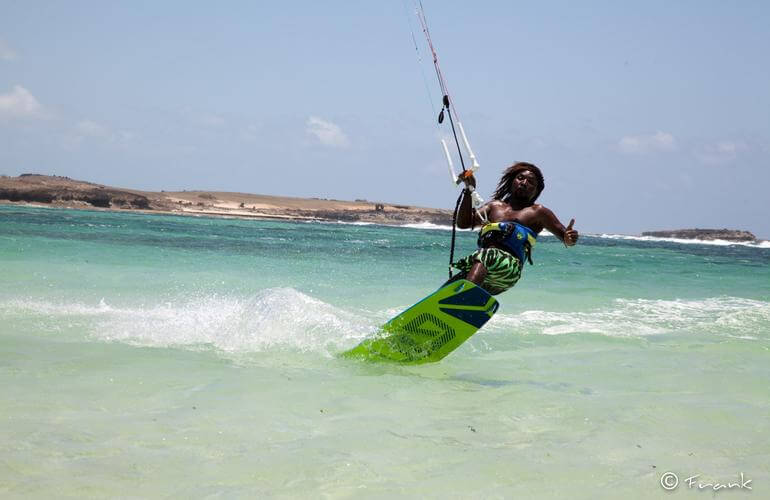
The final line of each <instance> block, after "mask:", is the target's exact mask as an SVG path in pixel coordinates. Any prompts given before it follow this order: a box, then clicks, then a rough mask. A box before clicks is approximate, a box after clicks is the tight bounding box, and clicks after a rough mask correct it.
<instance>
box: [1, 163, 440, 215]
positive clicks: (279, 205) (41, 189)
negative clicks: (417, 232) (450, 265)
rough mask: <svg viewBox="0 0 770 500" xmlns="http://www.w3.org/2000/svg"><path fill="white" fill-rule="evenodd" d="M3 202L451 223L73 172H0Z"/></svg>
mask: <svg viewBox="0 0 770 500" xmlns="http://www.w3.org/2000/svg"><path fill="white" fill-rule="evenodd" d="M0 203H14V204H18V203H24V204H34V205H43V206H53V207H62V208H74V209H83V208H88V209H94V208H96V209H102V210H118V211H135V212H143V213H169V214H177V215H208V216H228V217H246V218H260V219H296V220H318V221H328V222H337V221H341V222H369V223H376V224H391V225H403V224H417V223H426V222H428V223H432V224H441V225H451V223H452V212H451V211H450V210H441V209H436V208H424V207H415V206H408V205H396V204H391V203H384V202H375V201H368V200H356V201H342V200H329V199H317V198H310V199H307V198H293V197H283V196H268V195H259V194H249V193H229V192H219V191H178V192H171V191H161V192H152V191H139V190H135V189H127V188H117V187H111V186H105V185H102V184H94V183H91V182H85V181H78V180H74V179H70V178H68V177H59V176H47V175H33V174H23V175H21V176H19V177H8V176H2V177H0Z"/></svg>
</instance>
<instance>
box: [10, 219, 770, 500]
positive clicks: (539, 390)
mask: <svg viewBox="0 0 770 500" xmlns="http://www.w3.org/2000/svg"><path fill="white" fill-rule="evenodd" d="M474 245H475V236H474V235H473V234H471V233H460V234H459V238H458V255H460V254H464V253H467V252H470V251H471V250H472V249H473V247H474ZM448 252H449V232H448V231H445V230H439V229H424V228H395V227H381V226H373V225H368V226H365V225H361V226H357V225H342V224H318V223H301V222H297V223H290V222H266V221H253V220H237V219H212V218H197V217H175V216H160V215H139V214H129V213H115V212H97V211H71V210H57V209H42V208H29V207H18V206H0V383H1V384H2V387H3V389H2V391H0V421H2V424H3V425H2V426H0V457H1V458H0V496H3V497H11V498H14V497H15V498H21V497H25V498H27V497H36V498H41V497H43V498H49V497H77V498H82V497H104V496H121V497H161V496H192V497H220V498H233V497H235V498H238V497H240V498H252V497H256V496H277V497H322V498H346V497H362V496H365V497H374V498H386V497H394V496H397V495H398V496H406V497H434V498H438V497H442V498H443V497H450V498H467V497H484V498H490V497H492V498H495V497H524V498H527V497H535V498H564V497H567V496H569V497H575V498H618V497H620V496H621V495H625V496H626V497H630V498H659V497H660V496H662V495H664V494H666V491H664V490H663V488H662V487H661V484H660V479H661V476H662V475H663V473H665V472H667V471H671V472H674V473H676V474H677V475H678V476H679V477H680V484H679V486H678V488H677V491H676V492H674V493H673V494H675V495H681V496H687V497H690V496H698V497H699V498H700V497H703V495H710V496H711V495H729V496H731V497H732V496H734V495H736V494H737V495H741V496H743V495H745V494H749V493H750V494H753V495H755V496H756V498H762V497H765V498H766V497H768V496H770V444H768V440H767V436H768V435H770V388H768V380H770V248H762V247H759V246H741V245H729V246H726V245H716V244H711V245H707V244H697V243H688V244H685V243H675V242H666V241H651V240H643V239H639V238H636V239H633V238H623V237H617V236H583V237H581V243H580V244H579V245H578V246H576V247H574V248H570V249H565V248H564V246H563V245H561V243H559V242H558V241H557V240H556V239H554V238H552V237H547V236H544V237H541V238H540V241H539V242H538V245H537V247H536V249H535V253H534V259H535V265H534V266H527V268H526V270H525V273H524V277H523V278H522V281H521V282H520V283H519V284H518V285H517V286H516V287H515V288H514V289H513V290H511V291H509V292H506V293H505V294H503V295H501V296H499V297H498V299H499V300H500V302H501V307H500V310H499V312H498V314H497V315H496V316H495V317H494V318H493V319H492V320H491V321H490V322H489V323H488V324H487V326H485V327H484V329H483V330H482V331H481V332H479V333H478V334H477V335H476V336H474V337H473V338H471V339H470V341H468V342H467V343H466V344H465V345H463V346H462V347H461V348H460V349H458V350H457V351H456V352H455V353H453V354H452V355H450V356H449V357H447V358H446V359H445V360H443V361H442V362H441V363H437V364H433V365H426V366H420V367H401V366H393V365H383V364H370V363H364V362H359V361H350V360H343V359H339V358H337V357H335V354H336V353H338V352H340V351H342V350H344V349H347V348H349V347H352V346H354V345H355V344H357V343H358V342H359V341H360V340H361V339H363V338H364V337H366V336H367V335H369V334H372V333H373V332H375V331H376V329H377V326H378V325H380V324H382V323H383V322H385V321H386V320H387V319H388V318H390V317H391V316H393V315H394V314H397V313H398V312H399V311H400V310H402V309H404V308H405V307H407V306H409V305H411V304H412V303H413V302H415V301H416V300H418V299H420V298H422V297H423V296H425V295H426V294H428V293H430V292H431V291H433V290H434V289H435V288H436V287H437V286H438V285H439V284H440V283H441V282H442V281H443V280H444V279H445V277H446V262H447V259H448ZM741 472H742V473H744V475H745V477H746V478H750V479H752V483H751V486H752V487H753V490H752V491H751V492H748V491H746V490H743V491H739V492H736V491H732V492H723V491H719V492H717V493H714V492H713V491H711V492H710V493H709V492H705V491H698V488H697V483H694V486H693V487H691V488H690V487H688V486H687V485H686V484H685V483H684V479H685V478H687V477H689V476H693V475H695V474H701V476H700V477H699V479H698V480H699V481H701V482H702V483H708V482H714V481H719V482H722V483H727V482H735V481H737V480H738V478H739V477H740V473H741Z"/></svg>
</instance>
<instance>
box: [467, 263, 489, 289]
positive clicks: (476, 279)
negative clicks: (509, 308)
mask: <svg viewBox="0 0 770 500" xmlns="http://www.w3.org/2000/svg"><path fill="white" fill-rule="evenodd" d="M486 277H487V268H486V267H484V264H482V263H481V262H479V261H476V262H474V263H473V266H472V267H471V270H470V271H468V274H467V275H466V276H465V279H467V280H468V281H470V282H472V283H475V284H476V285H478V286H481V283H483V281H484V278H486Z"/></svg>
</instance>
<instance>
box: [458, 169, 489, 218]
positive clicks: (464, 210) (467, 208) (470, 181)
mask: <svg viewBox="0 0 770 500" xmlns="http://www.w3.org/2000/svg"><path fill="white" fill-rule="evenodd" d="M463 182H465V185H466V186H473V188H474V189H475V188H476V178H475V177H473V174H471V173H470V171H469V175H468V176H467V177H466V178H465V179H463ZM481 210H486V207H482V208H481ZM482 222H483V221H482V220H481V217H479V215H478V214H477V213H476V211H475V210H473V204H472V198H471V193H470V191H469V190H468V189H467V188H466V189H465V190H463V199H462V201H461V202H460V208H459V210H458V211H457V227H459V228H460V229H469V228H470V229H472V228H473V227H474V226H476V225H480V224H481V223H482Z"/></svg>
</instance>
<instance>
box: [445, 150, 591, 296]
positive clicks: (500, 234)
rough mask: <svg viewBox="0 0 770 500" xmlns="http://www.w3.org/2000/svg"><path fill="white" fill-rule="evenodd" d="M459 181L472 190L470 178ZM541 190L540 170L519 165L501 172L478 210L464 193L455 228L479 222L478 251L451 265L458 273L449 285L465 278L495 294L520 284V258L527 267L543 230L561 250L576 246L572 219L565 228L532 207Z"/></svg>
mask: <svg viewBox="0 0 770 500" xmlns="http://www.w3.org/2000/svg"><path fill="white" fill-rule="evenodd" d="M463 180H464V182H465V184H466V185H467V186H473V187H475V186H476V179H474V178H473V175H472V174H471V175H468V176H467V177H465V178H464V179H463ZM544 188H545V181H544V180H543V174H542V173H541V172H540V169H539V168H537V167H536V166H535V165H532V164H531V163H525V162H519V163H516V164H515V165H512V166H510V167H508V168H507V169H506V170H505V172H503V176H502V178H501V179H500V182H499V184H498V185H497V190H496V191H495V194H494V196H493V198H494V199H492V200H491V201H489V202H488V203H486V204H485V205H483V206H482V207H481V208H479V209H478V210H474V209H473V208H472V206H471V197H470V196H469V194H470V193H469V191H468V190H467V189H466V190H465V196H464V197H463V200H462V202H461V204H460V210H459V212H458V214H457V227H459V228H461V229H467V228H473V227H474V226H475V225H477V224H480V225H481V226H482V227H481V231H480V233H479V249H478V250H476V251H475V252H474V253H472V254H471V255H468V256H467V257H465V258H463V259H460V260H459V261H457V262H455V263H454V264H453V265H452V266H453V267H455V268H456V269H459V270H460V273H458V274H456V275H455V276H453V277H452V279H451V280H450V281H454V280H455V279H461V278H465V279H467V280H469V281H472V282H473V283H475V284H477V285H479V286H481V287H482V288H484V289H485V290H486V291H488V292H489V293H490V294H492V295H497V294H499V293H502V292H504V291H506V290H508V289H509V288H511V287H513V285H515V284H516V282H517V281H519V278H520V277H521V271H522V268H523V266H524V261H525V260H526V261H528V262H529V263H530V264H531V263H532V256H531V253H532V247H533V246H534V244H535V241H536V239H537V235H538V234H540V232H541V231H542V230H543V229H547V230H548V231H549V232H551V233H552V234H553V235H554V236H556V237H557V238H559V239H560V240H561V241H563V242H564V244H565V245H566V246H572V245H574V244H575V243H577V240H578V232H577V231H576V230H574V229H572V225H573V224H574V223H575V219H572V220H571V221H570V223H569V225H568V226H567V227H566V228H565V227H564V226H563V225H562V223H561V222H559V219H558V218H557V217H556V215H554V213H553V212H551V211H550V210H549V209H547V208H546V207H544V206H543V205H537V204H535V200H536V199H537V197H538V196H540V193H541V192H542V191H543V189H544Z"/></svg>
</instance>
